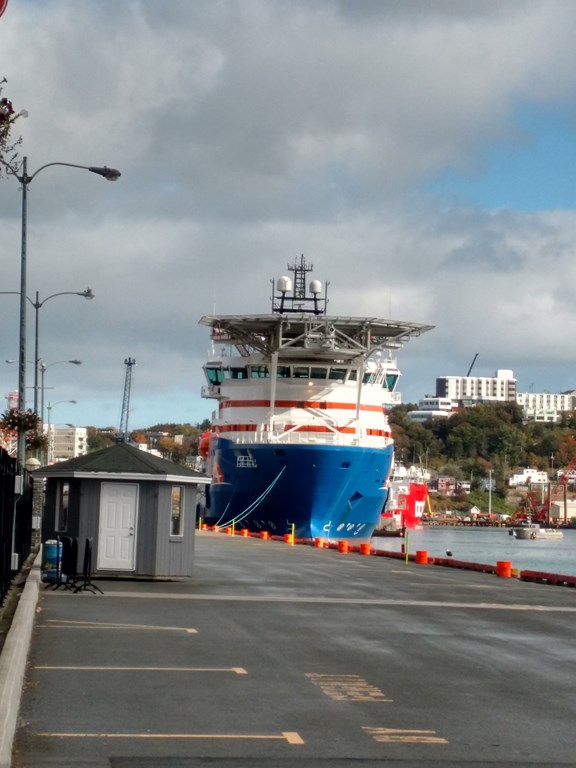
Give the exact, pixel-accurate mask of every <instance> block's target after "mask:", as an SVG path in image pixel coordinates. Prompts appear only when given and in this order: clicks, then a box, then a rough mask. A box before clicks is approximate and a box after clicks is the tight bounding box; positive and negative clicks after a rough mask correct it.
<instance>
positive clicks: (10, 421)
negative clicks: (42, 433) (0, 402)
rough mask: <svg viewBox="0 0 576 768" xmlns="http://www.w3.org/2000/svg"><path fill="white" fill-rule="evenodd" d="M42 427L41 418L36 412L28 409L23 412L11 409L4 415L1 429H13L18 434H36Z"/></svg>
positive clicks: (0, 422) (0, 424) (0, 425)
mask: <svg viewBox="0 0 576 768" xmlns="http://www.w3.org/2000/svg"><path fill="white" fill-rule="evenodd" d="M39 426H40V417H39V416H38V414H37V413H34V411H32V410H30V409H28V410H27V411H21V410H19V409H18V408H10V410H8V411H5V412H4V413H3V414H2V419H1V421H0V427H2V428H3V429H12V430H14V431H16V432H29V431H30V430H33V431H34V432H36V431H37V430H38V428H39Z"/></svg>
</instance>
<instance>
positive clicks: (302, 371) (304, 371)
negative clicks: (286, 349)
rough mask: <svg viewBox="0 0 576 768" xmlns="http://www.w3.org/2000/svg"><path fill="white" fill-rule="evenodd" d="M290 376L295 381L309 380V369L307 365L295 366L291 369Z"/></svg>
mask: <svg viewBox="0 0 576 768" xmlns="http://www.w3.org/2000/svg"><path fill="white" fill-rule="evenodd" d="M292 376H293V377H294V378H295V379H309V378H310V368H308V366H307V365H295V366H294V368H293V369H292Z"/></svg>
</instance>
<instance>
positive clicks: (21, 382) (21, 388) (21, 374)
mask: <svg viewBox="0 0 576 768" xmlns="http://www.w3.org/2000/svg"><path fill="white" fill-rule="evenodd" d="M3 164H4V165H5V167H6V168H7V169H8V172H9V173H10V174H11V175H12V176H15V177H16V179H17V180H18V181H19V182H20V184H21V188H22V232H21V241H20V243H21V245H20V348H19V354H18V407H19V409H20V410H24V409H25V408H26V298H27V297H26V240H27V214H28V210H27V202H28V201H27V198H28V185H29V184H30V182H31V181H33V179H34V178H35V177H36V176H37V175H38V174H39V173H40V171H43V170H44V169H45V168H50V167H51V166H53V165H63V166H66V167H68V168H80V169H82V170H84V171H90V173H95V174H97V175H98V176H102V177H103V178H105V179H106V180H107V181H116V180H117V179H119V178H120V176H121V173H120V171H117V170H116V169H115V168H107V167H106V166H104V167H103V168H100V167H97V166H88V165H76V164H74V163H62V162H56V163H46V164H45V165H41V166H40V168H38V169H37V170H36V171H35V172H34V173H33V174H31V175H30V174H29V173H28V158H27V157H23V158H22V171H21V173H18V171H17V170H16V169H15V168H14V167H13V166H11V165H10V164H9V163H7V162H6V161H5V160H3ZM17 456H18V463H19V465H20V468H22V467H23V466H24V461H25V458H26V442H25V435H24V431H23V430H18V449H17Z"/></svg>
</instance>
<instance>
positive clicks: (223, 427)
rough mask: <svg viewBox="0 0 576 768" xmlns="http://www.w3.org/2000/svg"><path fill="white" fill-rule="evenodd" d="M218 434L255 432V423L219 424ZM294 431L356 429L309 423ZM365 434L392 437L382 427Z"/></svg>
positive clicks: (351, 431)
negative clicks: (331, 427) (332, 427)
mask: <svg viewBox="0 0 576 768" xmlns="http://www.w3.org/2000/svg"><path fill="white" fill-rule="evenodd" d="M292 428H293V427H285V428H284V431H285V432H288V431H289V430H290V429H292ZM215 429H216V430H217V432H218V434H220V433H221V432H256V424H219V425H218V426H217V427H215ZM294 431H295V432H324V433H325V432H341V433H342V434H345V435H355V434H356V430H355V429H354V427H335V428H334V429H329V428H328V427H323V426H317V425H310V426H302V427H298V428H297V429H295V430H294ZM365 432H366V434H367V435H370V436H372V437H392V433H391V432H386V431H385V430H383V429H367V430H365Z"/></svg>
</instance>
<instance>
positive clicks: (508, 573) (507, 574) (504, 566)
mask: <svg viewBox="0 0 576 768" xmlns="http://www.w3.org/2000/svg"><path fill="white" fill-rule="evenodd" d="M496 576H500V577H501V578H503V579H510V578H512V563H511V562H510V561H509V560H498V562H497V563H496Z"/></svg>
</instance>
